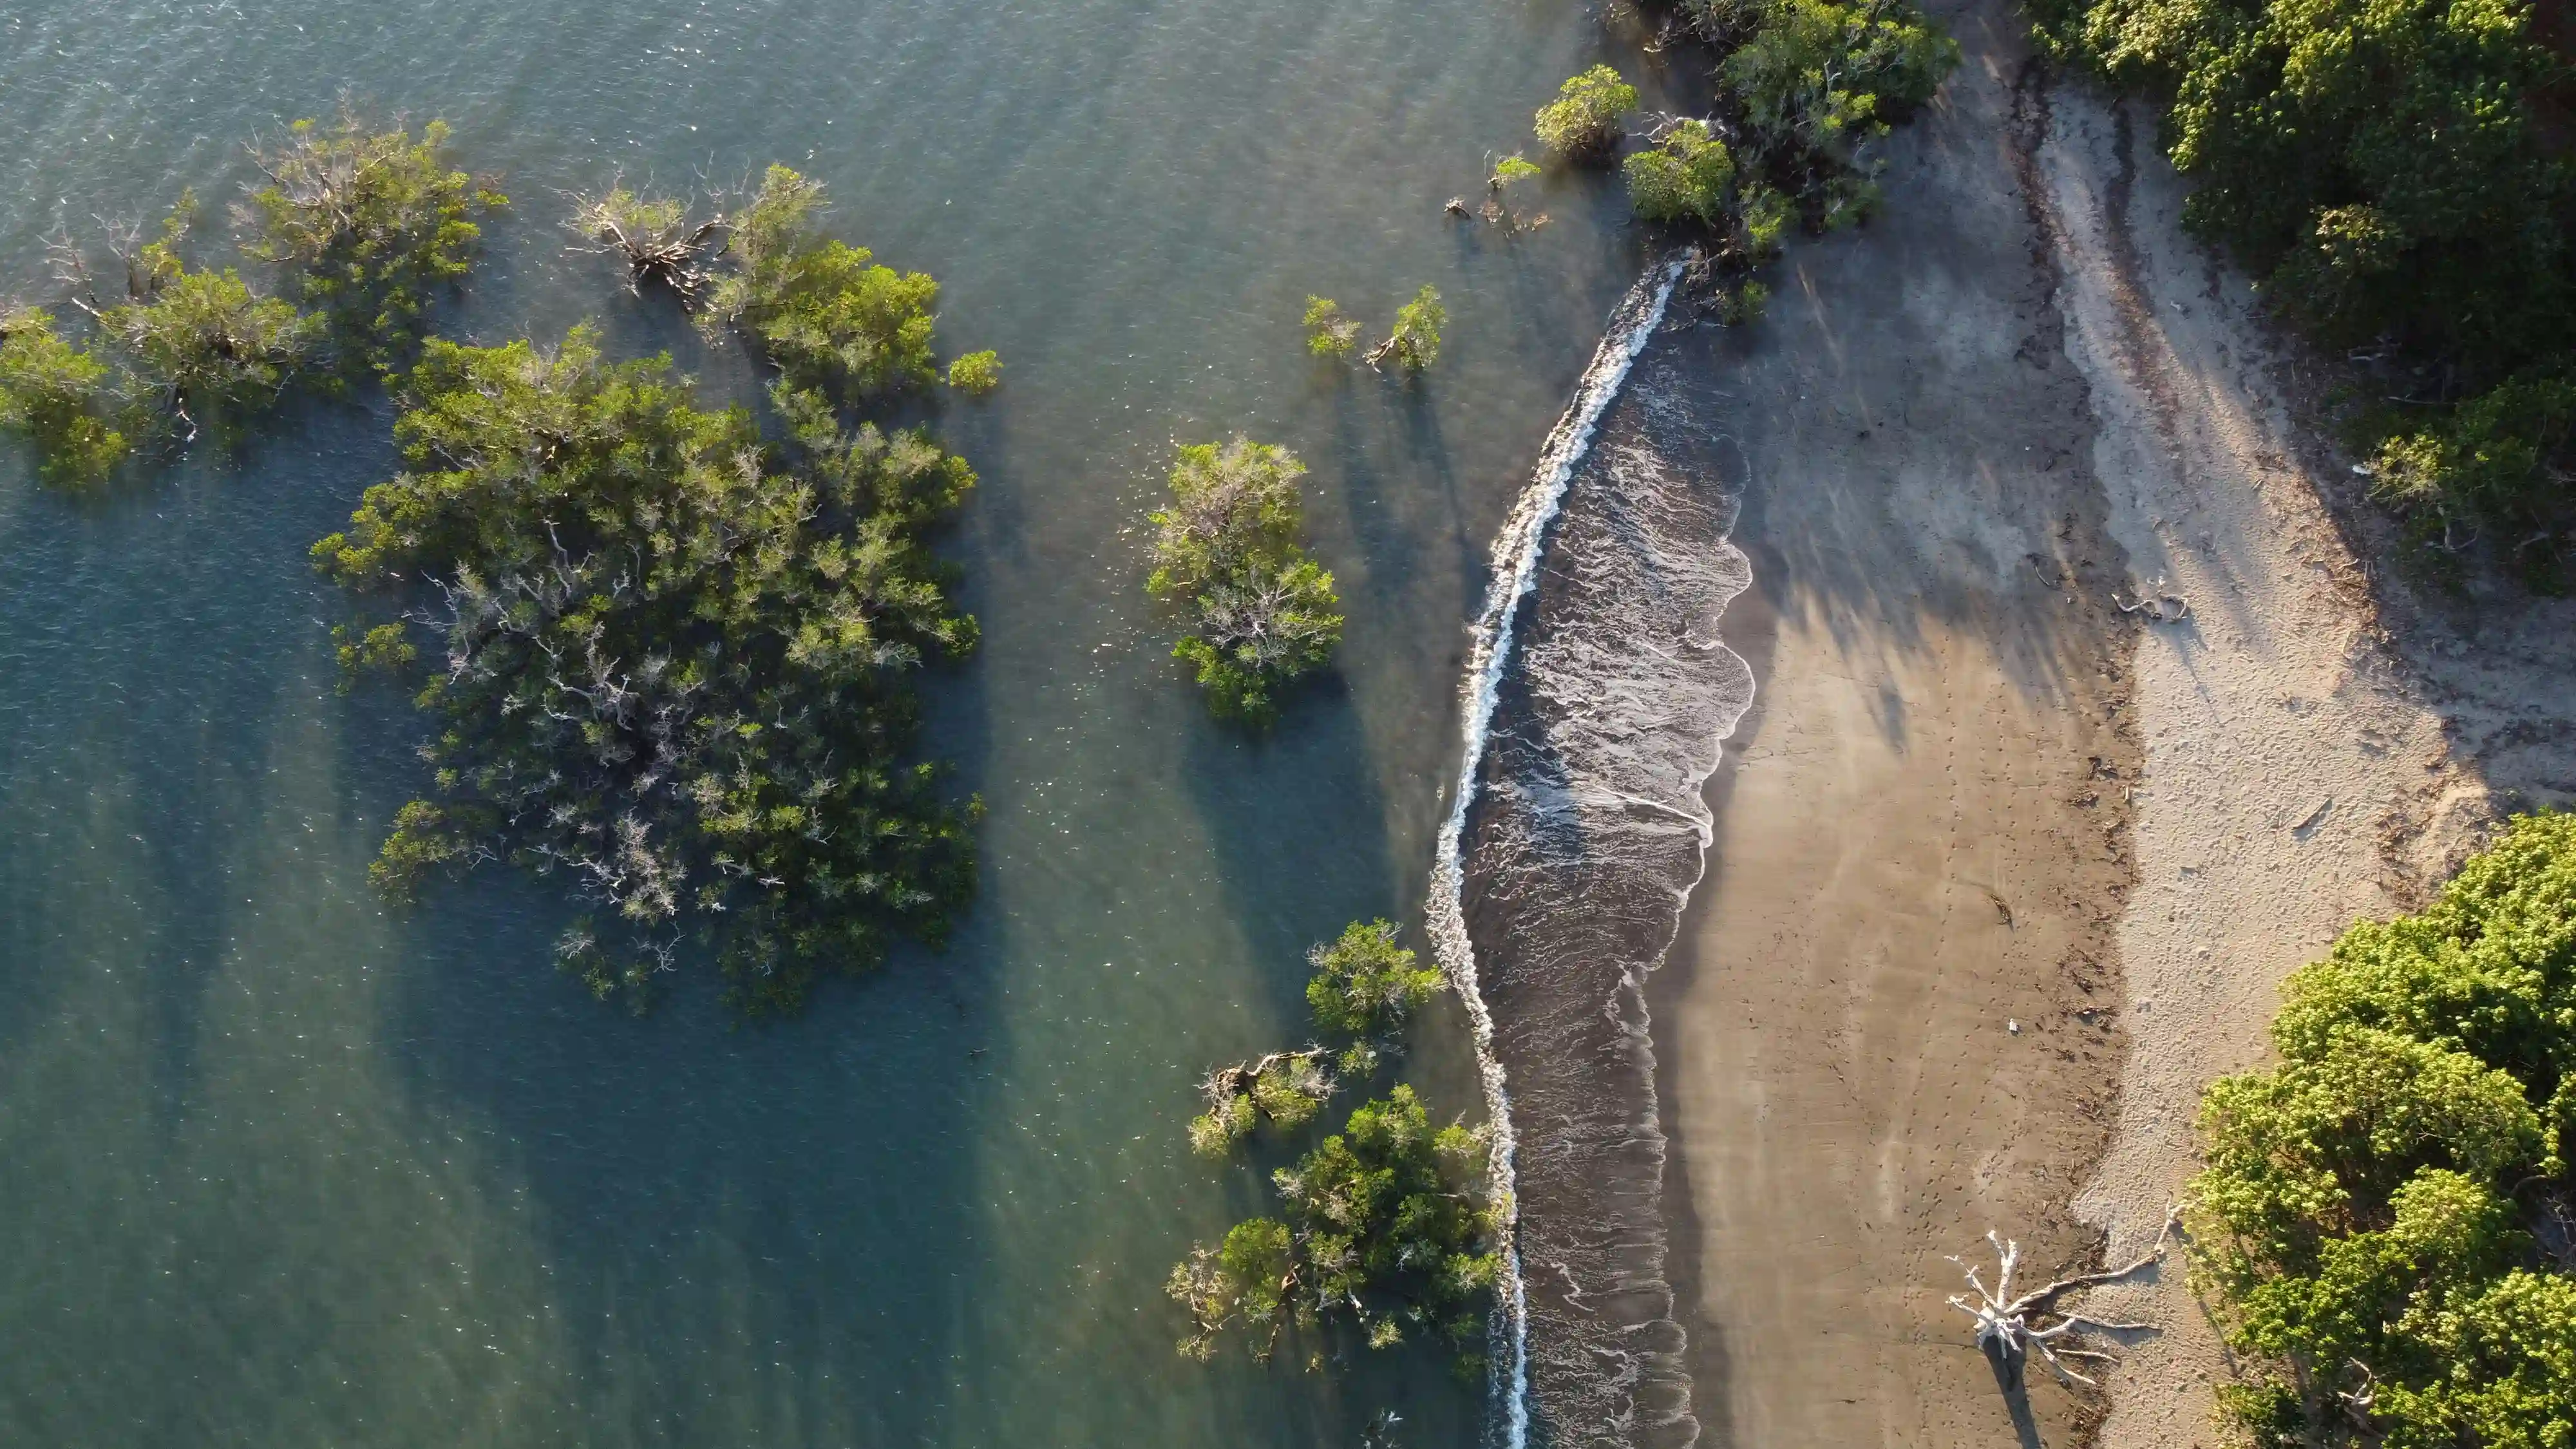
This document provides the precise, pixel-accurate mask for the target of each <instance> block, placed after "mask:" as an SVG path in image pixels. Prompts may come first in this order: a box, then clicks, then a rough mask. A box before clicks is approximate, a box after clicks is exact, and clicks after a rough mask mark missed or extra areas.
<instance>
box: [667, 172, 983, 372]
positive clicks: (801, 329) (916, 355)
mask: <svg viewBox="0 0 2576 1449" xmlns="http://www.w3.org/2000/svg"><path fill="white" fill-rule="evenodd" d="M823 205H824V200H823V185H822V183H821V182H819V181H813V180H810V179H808V178H806V177H804V176H801V175H798V174H797V173H796V172H794V171H792V170H789V169H788V168H787V167H784V166H772V167H770V168H769V171H768V174H767V175H766V176H765V177H764V178H763V179H762V181H761V185H760V190H759V192H758V194H757V195H755V196H753V198H752V199H751V202H750V204H749V205H748V206H747V207H745V208H744V210H743V212H742V214H741V215H740V216H738V217H736V218H734V220H733V222H732V223H731V230H732V236H731V240H730V243H729V252H730V255H731V258H732V260H733V263H734V266H733V269H732V270H731V271H729V272H727V273H725V274H724V275H723V276H722V277H721V278H719V279H718V280H717V282H716V284H715V286H714V288H713V289H712V291H711V292H710V294H709V298H708V307H707V310H706V312H705V313H704V315H703V318H702V320H703V321H704V322H705V323H706V325H707V326H708V327H709V328H711V329H713V328H720V327H726V326H731V327H738V328H740V329H742V331H743V332H744V333H745V335H747V336H748V337H749V338H750V339H751V340H752V342H753V343H754V345H755V346H756V347H757V348H758V349H759V351H760V352H761V353H762V354H763V355H764V356H766V357H767V358H768V359H769V361H770V362H771V363H772V364H773V365H774V366H776V367H777V368H778V370H779V372H780V373H781V374H782V375H783V376H785V378H786V379H787V381H788V384H789V385H790V386H793V387H800V388H825V389H829V390H832V391H834V392H836V393H839V394H841V395H844V396H864V395H867V394H873V393H882V392H891V391H895V390H898V389H902V388H909V387H929V386H930V385H932V384H933V383H935V382H937V381H938V380H939V365H938V362H937V359H935V358H934V357H933V356H932V355H931V349H930V338H931V332H932V330H933V326H934V324H933V320H932V317H931V313H932V312H933V311H934V310H935V309H936V308H937V307H938V305H939V284H938V283H937V282H935V281H932V280H931V279H930V278H929V277H927V276H924V275H923V274H921V273H919V272H898V271H896V270H894V269H893V268H892V267H887V266H881V265H879V264H878V263H877V262H876V260H875V258H874V257H873V256H872V255H871V254H870V253H869V251H868V249H867V248H865V247H854V246H850V245H848V244H847V243H844V242H839V241H834V240H831V239H829V238H827V237H824V236H823V235H822V234H821V233H820V232H819V231H817V230H816V228H815V218H816V217H817V216H818V215H819V214H820V213H821V211H822V209H823ZM999 368H1000V364H999V362H998V360H995V361H994V362H993V363H992V366H991V369H990V373H991V375H992V376H996V377H998V375H999ZM982 371H984V369H983V368H982V367H980V366H978V367H973V368H970V369H969V378H970V380H971V378H972V377H973V376H975V375H976V374H977V373H979V372H982Z"/></svg>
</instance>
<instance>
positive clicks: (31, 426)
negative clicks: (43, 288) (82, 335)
mask: <svg viewBox="0 0 2576 1449" xmlns="http://www.w3.org/2000/svg"><path fill="white" fill-rule="evenodd" d="M123 412H124V409H123V407H122V406H121V405H120V403H119V401H118V399H117V397H116V378H115V373H114V370H113V369H111V368H110V367H108V365H107V364H106V363H103V362H101V361H99V360H98V359H97V358H95V357H92V356H91V355H90V354H89V353H88V352H87V351H86V350H85V349H83V348H80V347H77V346H74V345H73V344H72V343H70V342H67V341H65V340H64V339H63V338H62V337H61V336H60V335H59V334H58V333H56V332H55V331H54V318H53V314H52V313H49V312H46V311H43V310H41V309H38V308H33V307H29V308H22V309H20V310H18V311H15V312H11V313H9V314H8V315H6V316H0V429H5V430H7V431H10V432H19V433H24V434H26V435H27V436H28V437H29V438H31V439H33V440H34V441H35V443H36V446H37V447H38V448H40V449H41V450H43V454H44V462H43V465H42V466H43V470H44V476H45V477H46V479H47V480H48V481H51V482H55V483H64V484H75V485H77V484H88V483H96V482H98V481H100V480H101V479H103V478H105V477H106V476H107V475H108V473H109V472H110V471H111V470H112V469H114V468H115V467H116V465H117V464H118V463H120V462H122V461H123V460H124V458H125V455H126V453H127V452H128V450H129V448H130V444H129V443H128V442H127V441H126V436H125V431H124V425H123V423H122V422H121V415H122V414H123Z"/></svg>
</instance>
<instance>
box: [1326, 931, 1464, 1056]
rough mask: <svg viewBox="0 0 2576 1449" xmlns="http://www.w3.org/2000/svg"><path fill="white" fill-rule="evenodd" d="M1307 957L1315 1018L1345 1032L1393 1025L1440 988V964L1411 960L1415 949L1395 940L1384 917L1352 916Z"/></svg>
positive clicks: (1382, 1030)
mask: <svg viewBox="0 0 2576 1449" xmlns="http://www.w3.org/2000/svg"><path fill="white" fill-rule="evenodd" d="M1306 962H1307V964H1308V965H1310V966H1312V967H1313V968H1314V970H1315V974H1314V977H1313V978H1312V979H1311V980H1309V981H1308V982H1307V983H1306V1005H1307V1006H1308V1007H1309V1008H1310V1009H1312V1010H1313V1011H1314V1013H1315V1024H1316V1025H1317V1026H1320V1027H1322V1028H1323V1029H1324V1030H1326V1031H1328V1032H1336V1033H1340V1034H1343V1035H1347V1036H1360V1037H1372V1036H1383V1035H1385V1034H1386V1033H1388V1032H1391V1031H1394V1030H1396V1029H1397V1028H1400V1027H1402V1026H1403V1025H1404V1024H1405V1023H1406V1022H1407V1021H1409V1020H1411V1019H1412V1017H1413V1013H1414V1012H1416V1011H1419V1010H1421V1008H1422V1005H1423V1003H1425V1002H1427V1001H1429V1000H1430V999H1431V998H1432V996H1433V994H1434V993H1436V992H1438V991H1439V990H1440V972H1439V971H1438V969H1437V968H1434V967H1429V966H1417V965H1415V964H1414V956H1413V953H1412V952H1411V951H1408V950H1405V949H1404V948H1402V947H1400V946H1398V945H1396V944H1395V927H1394V926H1393V925H1392V924H1391V923H1389V922H1386V921H1382V920H1380V921H1368V922H1361V921H1353V922H1351V924H1350V925H1349V926H1348V927H1346V928H1345V929H1344V930H1343V931H1342V934H1341V939H1339V940H1337V941H1334V942H1333V943H1332V944H1330V945H1321V944H1319V945H1317V946H1316V947H1315V949H1314V950H1312V951H1310V952H1308V953H1307V955H1306Z"/></svg>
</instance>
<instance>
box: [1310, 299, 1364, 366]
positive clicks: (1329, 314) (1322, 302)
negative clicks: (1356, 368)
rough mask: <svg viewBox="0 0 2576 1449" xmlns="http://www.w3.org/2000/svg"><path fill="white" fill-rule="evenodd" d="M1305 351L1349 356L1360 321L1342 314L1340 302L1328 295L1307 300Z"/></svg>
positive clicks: (1329, 355)
mask: <svg viewBox="0 0 2576 1449" xmlns="http://www.w3.org/2000/svg"><path fill="white" fill-rule="evenodd" d="M1305 327H1306V350H1307V351H1308V352H1309V353H1312V354H1313V355H1315V356H1317V357H1335V358H1339V357H1348V356H1350V355H1351V349H1352V348H1353V347H1354V346H1356V345H1358V343H1359V338H1360V324H1359V323H1357V322H1355V321H1353V320H1351V319H1350V318H1349V317H1346V316H1344V315H1342V304H1341V303H1339V302H1336V301H1334V300H1333V299H1332V298H1330V297H1311V296H1310V297H1308V298H1307V299H1306V319H1305Z"/></svg>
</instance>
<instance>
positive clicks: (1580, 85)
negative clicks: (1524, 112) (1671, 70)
mask: <svg viewBox="0 0 2576 1449" xmlns="http://www.w3.org/2000/svg"><path fill="white" fill-rule="evenodd" d="M1635 109H1637V88H1636V87H1635V86H1632V85H1630V84H1628V83H1627V82H1626V81H1624V80H1621V79H1620V78H1619V72H1617V71H1615V70H1613V69H1611V68H1610V67H1608V66H1606V65H1596V66H1594V67H1592V68H1591V69H1590V70H1587V71H1585V72H1583V73H1582V74H1581V75H1578V76H1573V77H1570V78H1568V79H1567V81H1566V82H1565V84H1563V85H1561V86H1558V87H1557V88H1556V99H1555V100H1553V101H1550V102H1548V103H1547V104H1546V105H1544V106H1541V107H1539V109H1538V117H1537V120H1536V121H1535V123H1534V124H1533V126H1532V129H1533V130H1535V131H1536V132H1537V133H1538V141H1539V144H1540V145H1542V146H1544V147H1546V148H1547V150H1548V152H1549V154H1551V155H1555V156H1563V157H1568V158H1572V159H1576V160H1581V159H1586V158H1589V157H1595V156H1599V155H1601V154H1603V153H1605V152H1607V151H1608V150H1609V149H1610V148H1611V147H1612V146H1615V145H1617V144H1618V141H1619V137H1620V135H1621V134H1622V131H1621V127H1620V118H1621V117H1623V116H1625V115H1627V114H1628V113H1629V112H1630V111H1633V110H1635Z"/></svg>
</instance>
